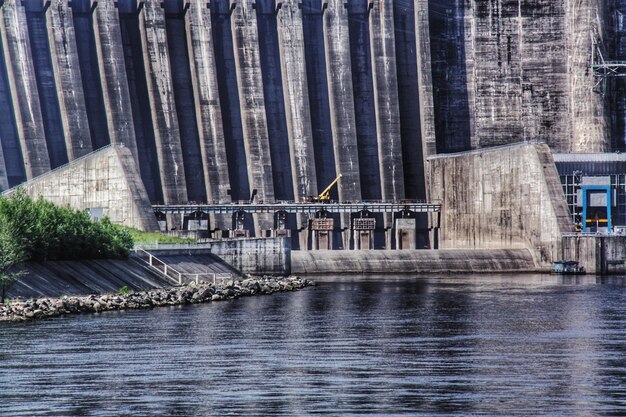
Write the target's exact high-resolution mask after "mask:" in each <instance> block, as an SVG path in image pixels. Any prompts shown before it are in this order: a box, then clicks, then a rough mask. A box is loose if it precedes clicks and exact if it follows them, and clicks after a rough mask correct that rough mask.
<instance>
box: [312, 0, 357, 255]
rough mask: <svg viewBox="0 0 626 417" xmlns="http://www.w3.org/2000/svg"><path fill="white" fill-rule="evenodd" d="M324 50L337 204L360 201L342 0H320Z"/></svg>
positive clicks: (346, 220)
mask: <svg viewBox="0 0 626 417" xmlns="http://www.w3.org/2000/svg"><path fill="white" fill-rule="evenodd" d="M322 7H323V8H324V16H323V23H324V50H325V53H326V72H327V79H328V98H329V102H330V116H331V128H332V132H333V150H334V154H335V167H336V170H337V173H338V174H339V173H340V174H342V177H341V180H339V183H338V184H337V187H338V191H339V200H340V201H359V200H361V179H360V173H359V153H358V145H357V138H356V122H355V115H354V94H353V90H352V70H351V60H350V36H349V29H348V10H347V8H346V4H345V2H344V1H343V0H323V2H322ZM341 229H342V231H343V232H344V233H342V240H343V247H344V249H346V248H349V246H350V216H349V215H346V214H342V215H341Z"/></svg>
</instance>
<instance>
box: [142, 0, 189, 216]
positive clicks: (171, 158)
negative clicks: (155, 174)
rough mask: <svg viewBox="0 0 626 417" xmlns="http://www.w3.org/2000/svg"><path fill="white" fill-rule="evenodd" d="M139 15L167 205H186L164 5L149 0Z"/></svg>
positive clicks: (164, 198)
mask: <svg viewBox="0 0 626 417" xmlns="http://www.w3.org/2000/svg"><path fill="white" fill-rule="evenodd" d="M143 4H144V7H143V10H142V11H141V12H140V14H139V20H140V30H141V37H142V43H143V46H144V48H145V49H144V66H145V69H146V82H147V84H148V97H149V101H150V110H151V112H152V118H151V120H152V124H153V131H154V138H155V143H156V148H157V149H156V151H157V155H158V159H159V173H160V176H161V187H162V190H163V202H164V203H165V204H177V203H185V202H187V200H188V198H187V185H186V181H185V169H184V163H183V154H182V147H181V143H180V130H179V126H178V117H177V114H176V106H175V103H174V91H173V86H172V74H171V69H170V58H169V51H168V49H167V34H166V31H165V15H164V12H163V9H162V8H161V2H160V1H157V0H146V1H145V2H144V3H143Z"/></svg>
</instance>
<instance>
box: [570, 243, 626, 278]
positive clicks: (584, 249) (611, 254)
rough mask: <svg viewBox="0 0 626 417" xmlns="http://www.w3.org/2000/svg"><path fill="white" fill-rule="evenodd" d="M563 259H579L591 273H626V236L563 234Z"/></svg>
mask: <svg viewBox="0 0 626 417" xmlns="http://www.w3.org/2000/svg"><path fill="white" fill-rule="evenodd" d="M561 259H563V260H569V261H578V262H579V263H580V266H582V267H584V268H585V271H587V273H590V274H597V275H610V274H620V275H623V274H625V273H626V236H616V235H612V236H599V235H598V236H595V235H583V234H575V235H573V234H572V235H567V236H563V256H562V257H561Z"/></svg>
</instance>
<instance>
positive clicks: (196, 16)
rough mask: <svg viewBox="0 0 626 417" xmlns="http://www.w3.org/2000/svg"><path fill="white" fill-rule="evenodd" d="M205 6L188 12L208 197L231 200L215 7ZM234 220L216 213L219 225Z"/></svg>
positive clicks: (194, 5) (198, 1)
mask: <svg viewBox="0 0 626 417" xmlns="http://www.w3.org/2000/svg"><path fill="white" fill-rule="evenodd" d="M205 6H206V4H205V2H204V1H202V0H194V1H192V2H191V3H190V7H189V9H188V10H187V13H186V17H185V19H186V27H187V43H188V49H189V64H190V68H191V74H192V84H193V89H194V97H195V103H196V106H195V111H196V120H197V121H198V135H199V141H200V153H201V155H202V164H203V171H202V172H203V174H204V185H205V187H206V194H207V201H208V202H214V203H228V202H230V201H231V198H230V195H229V190H230V188H231V185H230V177H229V174H228V159H227V156H226V143H225V137H224V127H223V123H222V107H221V105H220V97H219V90H218V84H217V72H216V71H217V70H216V68H215V52H214V41H213V33H212V27H213V26H212V21H211V9H210V8H209V7H205ZM230 223H231V219H230V218H229V217H228V216H221V215H215V216H213V224H214V228H216V229H220V230H225V229H228V228H229V227H230V226H231V225H230Z"/></svg>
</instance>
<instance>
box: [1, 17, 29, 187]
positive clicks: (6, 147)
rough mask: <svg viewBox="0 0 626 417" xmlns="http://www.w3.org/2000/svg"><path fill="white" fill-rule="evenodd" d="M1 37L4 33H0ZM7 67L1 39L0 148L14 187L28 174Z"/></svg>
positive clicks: (9, 178) (24, 179)
mask: <svg viewBox="0 0 626 417" xmlns="http://www.w3.org/2000/svg"><path fill="white" fill-rule="evenodd" d="M1 26H2V21H1V19H0V28H1ZM1 37H2V33H0V38H1ZM7 65H9V63H8V62H7V61H6V60H5V50H4V44H3V42H2V41H1V39H0V109H4V111H0V147H2V151H3V153H4V163H5V167H6V170H7V177H8V181H9V187H14V186H16V185H17V184H20V183H22V182H24V181H26V172H25V167H24V158H23V157H22V148H21V147H20V138H19V136H18V129H17V121H16V119H15V112H14V109H13V100H12V98H11V97H12V96H11V90H10V88H9V74H8V70H7Z"/></svg>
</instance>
